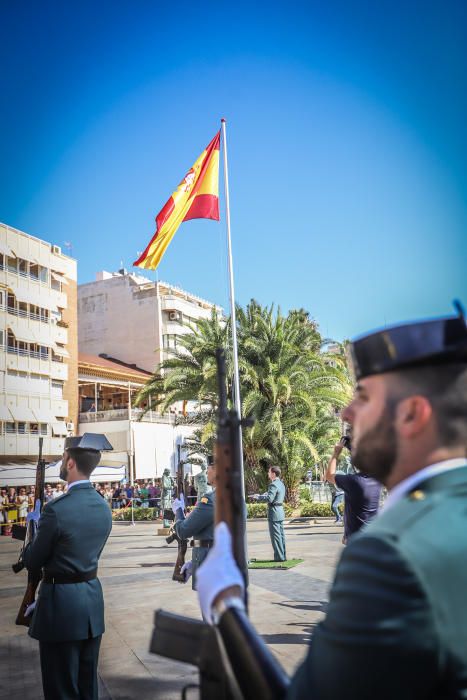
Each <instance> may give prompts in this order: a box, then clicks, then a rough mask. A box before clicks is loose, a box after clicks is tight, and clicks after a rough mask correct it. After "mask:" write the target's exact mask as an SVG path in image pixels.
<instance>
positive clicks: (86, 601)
mask: <svg viewBox="0 0 467 700" xmlns="http://www.w3.org/2000/svg"><path fill="white" fill-rule="evenodd" d="M111 449H112V446H111V445H110V443H109V442H108V440H107V439H106V437H105V436H104V435H97V434H93V433H85V434H84V435H83V436H80V437H70V438H67V439H66V440H65V452H64V454H63V458H62V466H61V469H60V478H61V479H63V480H66V481H67V482H68V491H67V492H66V493H65V494H64V495H63V496H60V497H58V498H56V499H54V500H53V501H50V502H49V503H47V505H46V506H45V507H44V509H43V511H42V514H41V515H39V511H38V509H37V508H36V510H35V511H34V512H33V513H30V514H29V515H28V518H29V519H33V520H38V519H39V526H38V529H37V534H36V536H35V538H34V540H33V541H32V542H31V543H30V544H29V545H28V546H27V547H26V549H25V552H24V563H25V565H26V566H27V568H28V569H32V570H36V571H37V570H38V569H43V574H44V575H43V579H42V584H41V588H40V592H39V596H38V600H37V604H36V606H35V609H34V612H33V616H32V620H31V625H30V628H29V634H30V636H31V637H33V638H34V639H38V640H39V650H40V659H41V669H42V685H43V688H44V697H45V700H97V697H98V688H97V661H98V656H99V647H100V642H101V637H102V634H103V632H104V599H103V596H102V588H101V584H100V581H99V579H98V578H97V564H98V561H99V557H100V554H101V552H102V549H103V547H104V545H105V543H106V540H107V538H108V536H109V534H110V530H111V528H112V516H111V512H110V509H109V507H108V505H107V503H106V502H105V501H104V499H103V498H102V497H101V496H99V494H98V493H97V492H96V491H95V489H94V488H93V486H92V484H91V482H90V481H89V477H90V475H91V472H92V471H93V470H94V468H95V467H96V466H97V464H98V463H99V460H100V456H101V450H111ZM37 503H39V502H37Z"/></svg>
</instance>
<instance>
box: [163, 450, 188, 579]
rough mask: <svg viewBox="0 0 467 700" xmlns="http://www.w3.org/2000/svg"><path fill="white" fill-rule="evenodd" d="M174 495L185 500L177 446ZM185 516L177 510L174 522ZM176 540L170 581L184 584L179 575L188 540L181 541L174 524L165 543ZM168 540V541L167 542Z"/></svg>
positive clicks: (182, 576)
mask: <svg viewBox="0 0 467 700" xmlns="http://www.w3.org/2000/svg"><path fill="white" fill-rule="evenodd" d="M176 494H177V498H181V497H183V499H184V500H185V486H184V483H183V462H182V461H181V459H180V445H178V467H177V485H176ZM184 518H185V514H184V512H183V510H182V509H181V508H179V509H178V510H177V514H176V516H175V522H177V521H178V520H184ZM174 539H176V540H177V544H178V552H177V561H176V562H175V566H174V570H173V574H172V581H178V583H186V581H185V574H182V573H181V569H182V566H183V565H184V563H185V556H186V550H187V548H188V540H182V539H181V538H180V537H179V536H178V535H177V531H176V529H175V524H174V530H173V532H172V534H171V535H169V537H167V539H166V542H168V544H170V542H173V540H174ZM169 540H170V541H169Z"/></svg>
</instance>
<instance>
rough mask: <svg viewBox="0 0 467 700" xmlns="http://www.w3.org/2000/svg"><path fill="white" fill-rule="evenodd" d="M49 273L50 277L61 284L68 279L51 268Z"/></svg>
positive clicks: (66, 282) (65, 282)
mask: <svg viewBox="0 0 467 700" xmlns="http://www.w3.org/2000/svg"><path fill="white" fill-rule="evenodd" d="M50 274H51V275H52V278H53V279H54V280H55V281H56V282H61V283H62V284H68V280H67V279H66V277H64V276H63V275H59V274H58V272H54V271H53V270H51V271H50Z"/></svg>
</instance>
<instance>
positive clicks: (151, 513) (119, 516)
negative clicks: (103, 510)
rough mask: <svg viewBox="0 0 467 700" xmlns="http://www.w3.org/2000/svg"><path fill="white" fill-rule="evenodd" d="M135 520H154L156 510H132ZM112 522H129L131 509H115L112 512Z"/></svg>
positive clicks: (156, 513)
mask: <svg viewBox="0 0 467 700" xmlns="http://www.w3.org/2000/svg"><path fill="white" fill-rule="evenodd" d="M133 514H134V518H135V520H156V518H157V516H158V514H159V509H158V508H134V509H133ZM112 520H131V508H116V509H115V510H113V511H112Z"/></svg>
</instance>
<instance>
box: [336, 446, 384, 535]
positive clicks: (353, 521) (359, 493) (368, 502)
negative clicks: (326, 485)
mask: <svg viewBox="0 0 467 700" xmlns="http://www.w3.org/2000/svg"><path fill="white" fill-rule="evenodd" d="M344 447H348V448H349V449H350V439H349V437H348V436H347V435H346V436H344V437H342V438H341V439H340V441H339V442H338V443H337V445H335V447H334V451H333V453H332V457H331V459H330V460H329V464H328V468H327V470H326V474H325V476H324V480H325V481H329V482H330V483H331V484H335V485H336V486H337V487H338V488H339V489H342V491H343V492H344V493H345V506H344V537H343V538H342V542H343V544H347V541H348V539H349V537H350V536H351V535H353V534H354V532H358V531H359V530H360V528H361V527H362V525H365V523H369V522H370V520H372V518H374V517H375V515H376V513H377V512H378V508H379V498H380V495H381V484H380V483H379V482H378V481H376V480H375V479H372V478H371V476H368V475H367V474H363V473H357V474H336V469H337V461H338V459H339V457H340V454H341V452H342V450H343V448H344Z"/></svg>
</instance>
